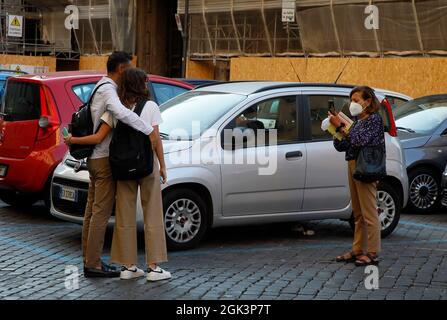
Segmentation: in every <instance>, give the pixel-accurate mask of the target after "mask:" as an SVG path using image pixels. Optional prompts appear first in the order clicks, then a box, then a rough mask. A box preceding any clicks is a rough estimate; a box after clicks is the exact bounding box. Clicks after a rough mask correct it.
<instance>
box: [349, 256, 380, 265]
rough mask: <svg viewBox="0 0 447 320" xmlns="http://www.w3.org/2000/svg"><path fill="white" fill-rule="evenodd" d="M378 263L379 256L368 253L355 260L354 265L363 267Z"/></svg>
mask: <svg viewBox="0 0 447 320" xmlns="http://www.w3.org/2000/svg"><path fill="white" fill-rule="evenodd" d="M365 258H366V259H365ZM378 264H379V258H378V257H377V255H372V254H370V253H367V254H366V255H362V256H361V257H360V258H358V259H357V260H355V265H356V266H357V267H365V266H370V265H374V266H377V265H378Z"/></svg>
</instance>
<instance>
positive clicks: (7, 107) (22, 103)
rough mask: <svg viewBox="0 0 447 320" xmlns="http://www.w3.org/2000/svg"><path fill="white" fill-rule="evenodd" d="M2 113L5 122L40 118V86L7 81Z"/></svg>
mask: <svg viewBox="0 0 447 320" xmlns="http://www.w3.org/2000/svg"><path fill="white" fill-rule="evenodd" d="M2 112H3V113H4V114H5V120H7V121H25V120H37V119H39V118H40V86H39V85H38V84H35V83H29V82H19V81H9V82H8V85H7V88H6V96H5V99H4V100H3V105H2Z"/></svg>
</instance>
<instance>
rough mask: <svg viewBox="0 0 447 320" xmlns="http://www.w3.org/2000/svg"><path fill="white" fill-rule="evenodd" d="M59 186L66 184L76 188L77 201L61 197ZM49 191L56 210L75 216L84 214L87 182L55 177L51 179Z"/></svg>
mask: <svg viewBox="0 0 447 320" xmlns="http://www.w3.org/2000/svg"><path fill="white" fill-rule="evenodd" d="M60 186H67V187H72V188H75V189H77V193H78V198H77V201H76V202H73V201H68V200H64V199H61V198H60V190H61V187H60ZM51 193H52V197H53V205H54V208H55V209H56V210H57V211H59V212H62V213H65V214H68V215H71V216H77V217H83V216H84V211H85V206H86V204H87V196H88V183H85V182H80V181H75V180H69V179H63V178H59V177H55V178H54V179H53V185H52V191H51Z"/></svg>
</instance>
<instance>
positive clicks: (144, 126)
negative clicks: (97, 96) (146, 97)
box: [102, 86, 154, 135]
mask: <svg viewBox="0 0 447 320" xmlns="http://www.w3.org/2000/svg"><path fill="white" fill-rule="evenodd" d="M102 94H103V95H104V100H105V102H106V111H109V112H111V113H112V115H113V116H114V117H115V118H116V119H117V120H119V121H121V122H123V123H125V124H127V125H128V126H131V127H132V128H134V129H135V130H138V131H141V132H142V133H144V134H145V135H149V134H151V133H152V131H154V128H153V127H152V126H151V125H150V124H148V123H145V122H144V121H143V119H141V118H140V117H139V116H138V115H137V114H136V113H135V112H133V111H132V110H130V109H128V108H126V107H125V106H124V105H123V104H122V103H121V100H120V99H119V97H118V93H117V92H116V89H115V88H113V87H111V86H106V87H105V88H104V90H102Z"/></svg>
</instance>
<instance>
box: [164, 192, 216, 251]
mask: <svg viewBox="0 0 447 320" xmlns="http://www.w3.org/2000/svg"><path fill="white" fill-rule="evenodd" d="M163 211H164V226H165V232H166V243H167V246H168V248H169V249H170V250H184V249H190V248H193V247H195V246H196V245H197V244H198V243H199V242H200V240H201V239H202V238H203V236H204V235H205V233H206V231H207V229H208V211H207V206H206V204H205V202H204V201H203V199H202V198H201V197H200V196H199V195H198V194H197V193H196V192H194V191H192V190H190V189H185V188H181V189H173V190H169V191H167V192H166V194H164V195H163Z"/></svg>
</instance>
